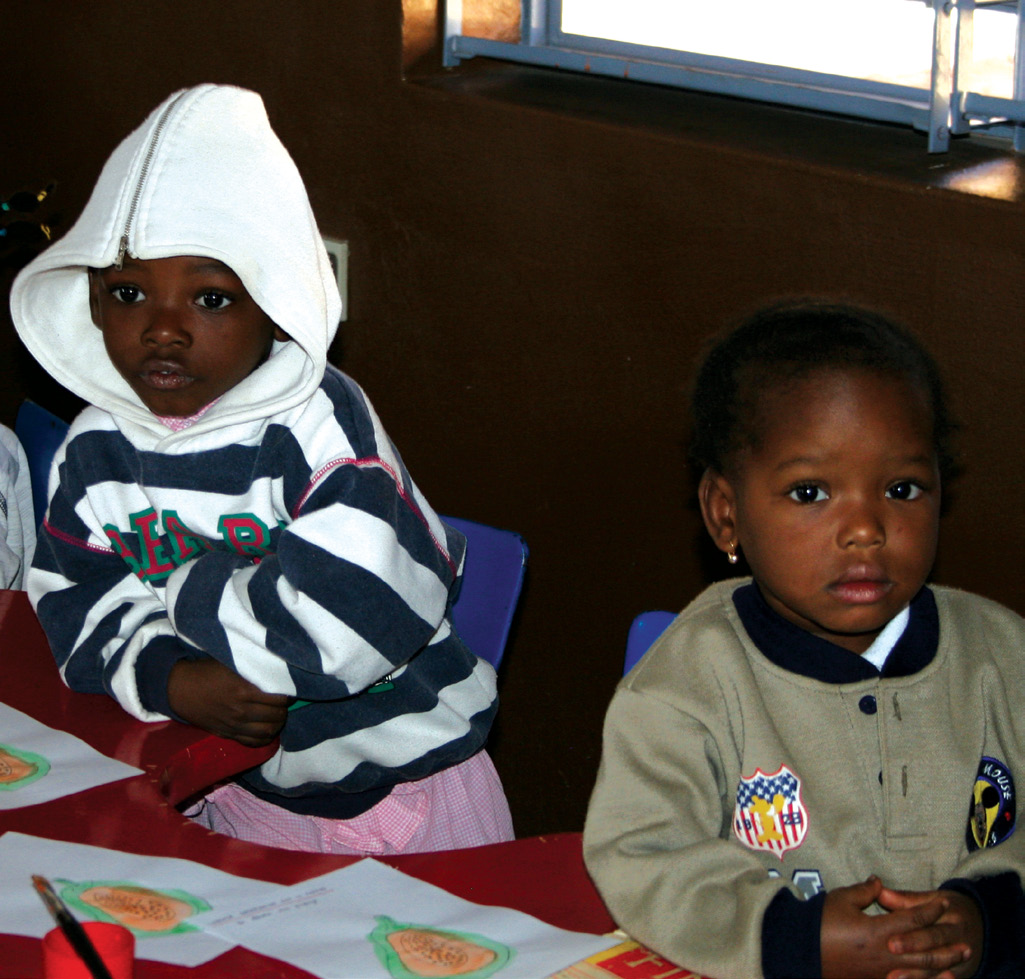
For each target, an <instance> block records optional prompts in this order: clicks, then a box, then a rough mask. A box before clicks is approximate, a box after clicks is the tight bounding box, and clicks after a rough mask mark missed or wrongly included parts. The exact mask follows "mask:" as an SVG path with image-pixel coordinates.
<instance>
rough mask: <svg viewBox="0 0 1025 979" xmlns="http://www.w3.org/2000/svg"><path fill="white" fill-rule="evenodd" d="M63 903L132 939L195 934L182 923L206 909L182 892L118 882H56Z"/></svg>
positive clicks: (199, 901) (200, 899)
mask: <svg viewBox="0 0 1025 979" xmlns="http://www.w3.org/2000/svg"><path fill="white" fill-rule="evenodd" d="M57 883H58V884H59V885H60V896H61V897H62V898H64V901H65V902H66V903H67V904H68V905H70V906H71V907H73V908H75V909H76V910H78V911H81V912H82V913H83V914H86V915H88V916H89V917H90V918H93V919H94V920H96V921H109V922H113V923H114V924H117V925H124V927H125V928H128V929H129V930H130V931H132V932H133V933H134V934H135V936H136V938H152V937H154V936H159V935H180V934H181V933H182V932H187V931H197V930H198V929H197V928H196V927H195V926H194V925H190V924H189V923H188V921H187V920H186V919H188V918H191V917H192V916H193V915H194V914H198V913H199V912H200V911H209V910H210V905H209V904H207V902H206V901H204V900H203V899H202V898H201V897H195V896H194V895H192V894H189V893H187V892H185V891H179V890H174V889H171V888H162V889H161V890H155V889H153V888H151V887H141V886H140V885H138V884H131V883H127V882H125V881H120V880H86V881H72V880H58V881H57Z"/></svg>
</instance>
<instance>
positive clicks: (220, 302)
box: [196, 289, 234, 309]
mask: <svg viewBox="0 0 1025 979" xmlns="http://www.w3.org/2000/svg"><path fill="white" fill-rule="evenodd" d="M233 302H234V300H233V299H232V298H231V296H228V295H225V294H224V293H223V292H218V291H217V290H216V289H209V290H207V291H206V292H204V293H203V294H202V295H201V296H200V297H199V298H198V299H197V300H196V303H197V304H198V305H200V306H202V307H203V309H224V308H225V306H230V305H231V304H232V303H233Z"/></svg>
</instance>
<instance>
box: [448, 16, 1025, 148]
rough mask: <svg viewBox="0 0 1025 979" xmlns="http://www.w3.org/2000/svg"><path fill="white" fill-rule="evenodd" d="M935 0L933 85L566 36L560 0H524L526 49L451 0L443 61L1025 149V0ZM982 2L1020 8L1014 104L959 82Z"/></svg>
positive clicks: (933, 140)
mask: <svg viewBox="0 0 1025 979" xmlns="http://www.w3.org/2000/svg"><path fill="white" fill-rule="evenodd" d="M929 2H930V4H931V6H932V7H933V10H934V11H935V22H934V29H933V66H932V76H931V77H932V84H931V87H930V89H920V88H910V87H906V86H901V85H890V84H886V83H881V82H872V81H867V80H865V79H858V78H849V77H846V76H840V75H829V74H824V73H820V72H813V71H802V70H798V69H794V68H785V67H781V66H779V65H771V64H760V63H756V62H750V61H739V60H736V59H732V58H723V57H714V56H710V55H703V54H697V53H694V52H687V51H675V50H670V49H667V48H655V47H648V46H644V45H638V44H628V43H624V42H615V41H606V40H602V39H597V38H590V37H584V36H581V35H575V34H566V33H564V32H563V31H562V29H561V24H562V0H521V4H520V9H521V20H520V38H521V39H520V42H519V43H518V44H511V43H508V42H503V41H492V40H488V39H485V38H477V37H470V36H468V35H465V34H464V33H463V9H462V0H446V3H445V45H444V64H445V65H446V66H447V67H454V66H456V65H458V64H459V63H460V62H462V61H464V60H467V59H469V58H474V57H486V58H495V59H498V60H503V61H516V62H521V63H524V64H532V65H541V66H545V67H549V68H560V69H565V70H568V71H576V72H588V73H592V74H599V75H608V76H611V77H614V78H628V79H632V80H635V81H640V82H649V83H655V84H659V85H670V86H675V87H678V88H686V89H692V90H696V91H703V92H714V93H718V94H723V95H733V96H738V97H740V98H747V99H756V100H758V101H762V102H774V103H778V104H782V105H790V106H797V107H800V108H806V109H818V110H820V111H824V112H834V113H839V114H842V115H849V116H856V117H858V118H862V119H870V120H874V121H877V122H892V123H898V124H903V125H910V126H913V127H914V128H915V129H917V130H920V131H922V132H925V133H927V134H928V150H929V152H930V153H941V152H944V151H945V150H947V149H948V148H949V145H950V138H951V136H952V135H964V134H967V133H969V132H972V131H975V130H979V129H986V130H988V131H989V132H991V133H993V134H995V135H998V136H1003V137H1007V138H1010V139H1012V140H1013V143H1014V148H1015V149H1016V150H1018V151H1019V152H1021V151H1023V150H1025V31H1023V28H1022V15H1023V11H1025V0H929ZM983 6H1000V7H1002V8H1005V9H1013V10H1015V11H1016V15H1017V38H1016V54H1017V57H1016V60H1015V79H1014V95H1013V98H1010V99H1005V98H997V97H994V96H984V95H980V94H978V93H973V92H970V91H963V90H962V89H961V88H960V86H959V80H958V74H959V72H958V68H959V65H961V64H964V63H965V60H966V58H967V57H968V55H969V53H970V51H971V38H972V29H973V27H972V25H973V18H974V13H975V10H976V9H977V8H978V7H983ZM955 11H956V12H957V16H956V17H955V16H954V13H955Z"/></svg>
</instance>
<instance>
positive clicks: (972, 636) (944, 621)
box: [929, 585, 1025, 656]
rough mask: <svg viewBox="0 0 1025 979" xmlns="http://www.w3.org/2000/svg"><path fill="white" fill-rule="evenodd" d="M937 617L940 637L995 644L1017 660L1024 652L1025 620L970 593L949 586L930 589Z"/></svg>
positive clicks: (973, 642) (931, 587) (989, 600)
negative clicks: (1013, 655) (1010, 653)
mask: <svg viewBox="0 0 1025 979" xmlns="http://www.w3.org/2000/svg"><path fill="white" fill-rule="evenodd" d="M929 587H930V590H931V591H932V593H933V595H934V596H935V598H936V608H937V611H938V613H939V616H940V634H941V636H942V635H944V634H945V633H946V634H948V635H951V636H953V637H954V638H956V639H958V640H961V641H964V642H966V643H968V642H970V643H971V644H973V645H978V644H980V643H981V642H986V643H987V644H990V645H993V644H996V645H997V646H999V647H1001V648H1007V649H1008V650H1009V651H1010V652H1013V653H1015V654H1016V655H1018V656H1020V655H1021V654H1022V653H1023V652H1025V618H1022V616H1020V615H1019V614H1018V613H1017V612H1015V611H1013V610H1012V609H1009V608H1007V606H1006V605H1001V604H1000V603H999V602H995V601H993V599H991V598H984V597H983V596H982V595H976V594H974V593H973V592H969V591H962V590H961V589H960V588H952V587H950V586H949V585H930V586H929Z"/></svg>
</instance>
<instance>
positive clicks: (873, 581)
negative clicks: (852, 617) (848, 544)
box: [829, 565, 893, 605]
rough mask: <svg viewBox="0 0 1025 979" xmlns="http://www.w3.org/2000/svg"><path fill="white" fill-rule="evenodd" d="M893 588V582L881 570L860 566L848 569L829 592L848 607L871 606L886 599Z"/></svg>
mask: <svg viewBox="0 0 1025 979" xmlns="http://www.w3.org/2000/svg"><path fill="white" fill-rule="evenodd" d="M892 588H893V582H892V581H890V580H889V579H888V578H887V577H886V575H885V574H884V573H883V571H882V570H881V569H879V568H875V567H871V566H868V565H860V566H856V567H853V568H848V569H847V571H845V572H844V573H843V574H842V575H840V577H839V578H837V579H836V581H834V582H833V583H832V584H831V585H830V586H829V591H830V592H831V593H832V594H833V595H835V596H836V597H837V598H838V599H840V601H841V602H843V603H844V604H846V605H871V604H872V603H873V602H878V601H881V600H882V599H883V598H885V597H886V595H887V594H889V592H890V590H891V589H892Z"/></svg>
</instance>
